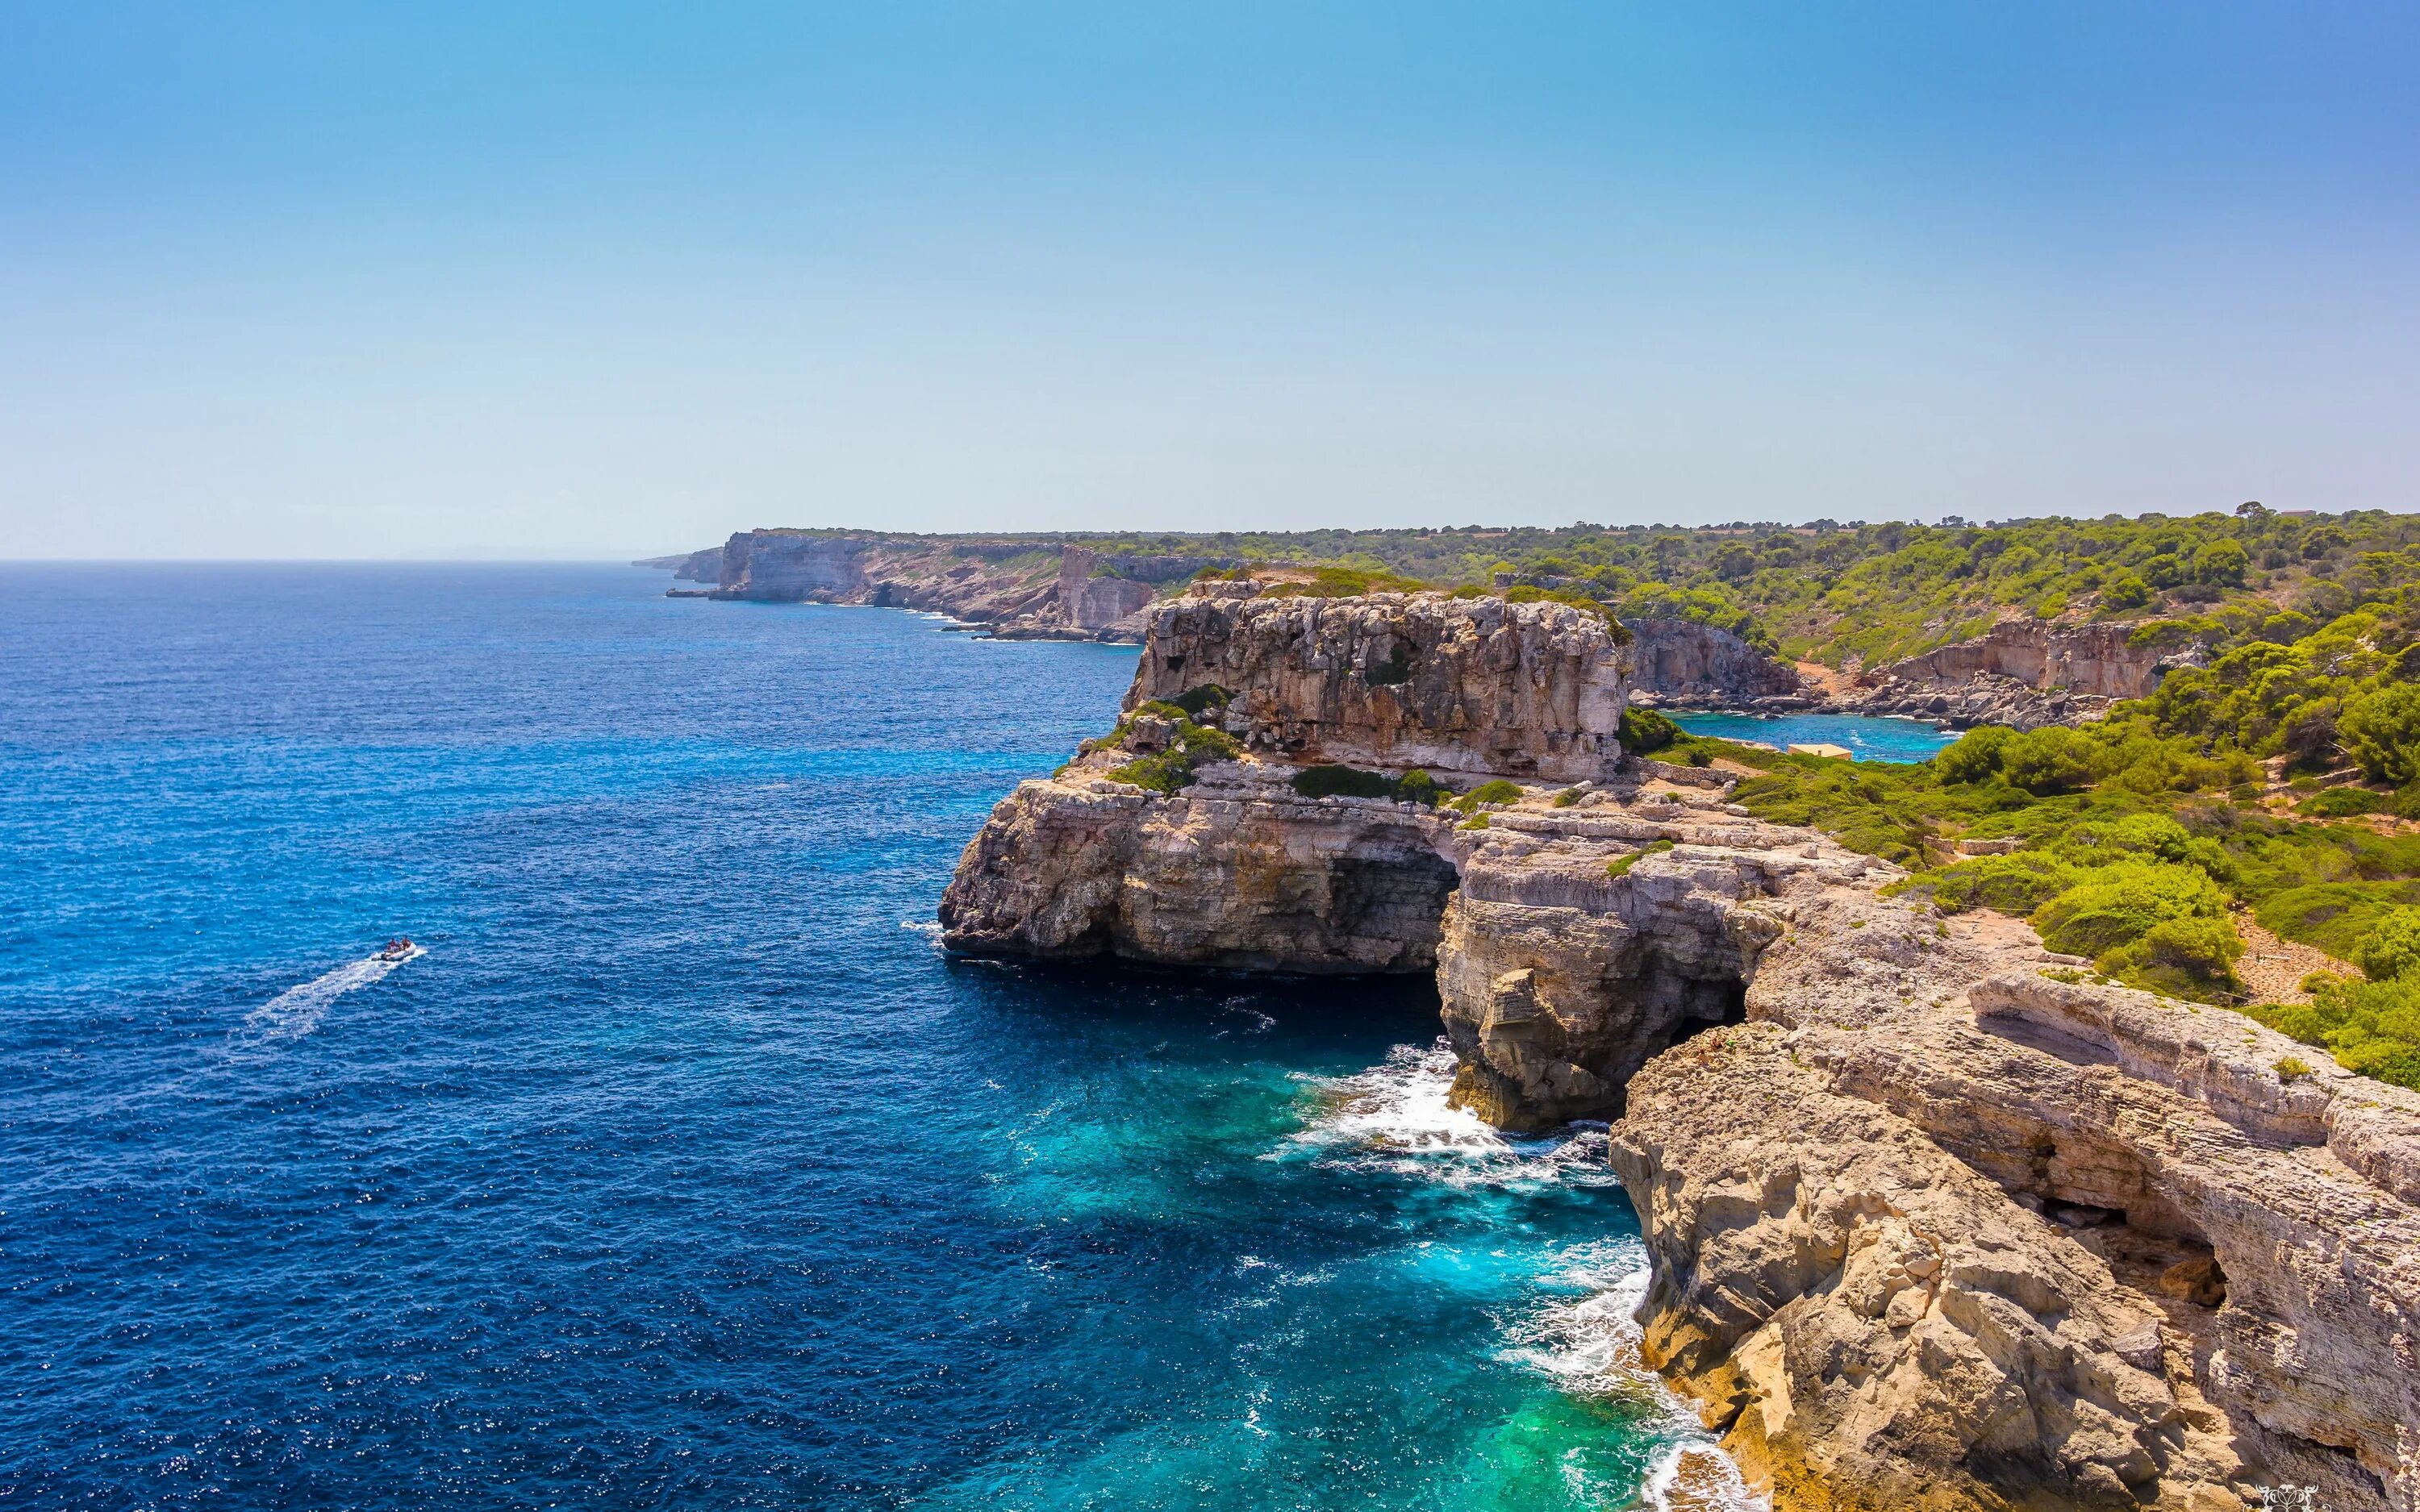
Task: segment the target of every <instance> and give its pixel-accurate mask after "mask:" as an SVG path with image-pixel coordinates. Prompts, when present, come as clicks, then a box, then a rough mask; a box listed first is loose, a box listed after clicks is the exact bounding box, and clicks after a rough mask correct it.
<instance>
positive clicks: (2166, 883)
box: [2033, 861, 2226, 956]
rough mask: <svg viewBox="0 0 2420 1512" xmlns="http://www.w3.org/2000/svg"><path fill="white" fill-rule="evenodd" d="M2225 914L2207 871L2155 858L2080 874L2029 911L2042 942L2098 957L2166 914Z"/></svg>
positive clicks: (2147, 929) (2222, 899)
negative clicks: (2063, 889) (2066, 887)
mask: <svg viewBox="0 0 2420 1512" xmlns="http://www.w3.org/2000/svg"><path fill="white" fill-rule="evenodd" d="M2172 918H2216V919H2221V920H2224V919H2225V918H2226V894H2225V893H2222V892H2220V891H2219V890H2218V886H2217V884H2215V883H2213V882H2211V879H2210V877H2209V876H2208V874H2207V873H2205V872H2201V871H2199V870H2197V869H2195V868H2192V867H2182V866H2171V865H2168V864H2166V863H2164V862H2160V861H2125V862H2120V863H2118V865H2116V866H2104V867H2095V868H2092V869H2090V870H2088V871H2086V872H2080V873H2079V874H2078V878H2077V881H2076V883H2075V885H2074V886H2072V887H2069V888H2068V889H2067V890H2066V891H2064V892H2061V893H2060V894H2058V895H2057V896H2056V897H2055V898H2053V899H2051V900H2050V901H2049V902H2047V903H2043V904H2042V905H2041V906H2040V907H2039V908H2037V909H2035V910H2034V915H2033V922H2034V927H2035V928H2036V929H2039V930H2040V931H2041V936H2042V943H2043V944H2045V945H2047V946H2049V947H2050V948H2051V949H2054V950H2056V951H2058V952H2060V953H2061V954H2064V955H2086V956H2100V955H2102V954H2105V953H2106V952H2108V951H2111V950H2114V949H2118V947H2120V946H2125V945H2132V944H2133V943H2134V942H2135V941H2136V940H2139V939H2141V938H2142V937H2143V936H2144V935H2146V934H2148V933H2150V931H2151V928H2152V926H2154V925H2157V924H2161V923H2164V922H2166V921H2167V920H2169V919H2172Z"/></svg>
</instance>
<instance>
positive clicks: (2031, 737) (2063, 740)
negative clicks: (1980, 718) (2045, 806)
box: [1999, 725, 2095, 795]
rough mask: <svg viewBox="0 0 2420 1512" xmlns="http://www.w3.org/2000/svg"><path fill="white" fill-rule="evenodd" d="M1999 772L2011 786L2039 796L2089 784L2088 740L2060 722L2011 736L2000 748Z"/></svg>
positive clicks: (2063, 791)
mask: <svg viewBox="0 0 2420 1512" xmlns="http://www.w3.org/2000/svg"><path fill="white" fill-rule="evenodd" d="M1999 754H2000V771H2001V774H2002V775H2003V776H2005V777H2006V778H2007V779H2009V784H2010V785H2011V786H2013V787H2021V788H2024V790H2025V791H2026V792H2028V793H2031V794H2034V795H2042V794H2046V793H2066V792H2071V791H2072V790H2074V789H2076V788H2080V787H2085V786H2087V785H2089V784H2090V783H2091V781H2092V779H2093V777H2094V776H2095V772H2094V765H2095V764H2094V762H2093V760H2092V754H2093V753H2092V749H2091V743H2090V742H2089V741H2086V740H2082V739H2079V738H2077V736H2076V733H2075V732H2074V731H2072V730H2070V729H2068V728H2066V727H2065V726H2063V725H2048V726H2045V727H2044V728H2042V729H2040V730H2028V731H2026V732H2025V733H2024V734H2021V735H2011V736H2009V738H2008V740H2007V741H2006V742H2004V743H2003V744H2002V745H2001V747H2000V752H1999Z"/></svg>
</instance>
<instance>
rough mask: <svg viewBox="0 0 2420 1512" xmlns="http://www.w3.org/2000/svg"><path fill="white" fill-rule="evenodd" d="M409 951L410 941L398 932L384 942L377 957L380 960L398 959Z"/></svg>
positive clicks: (409, 952) (408, 953)
mask: <svg viewBox="0 0 2420 1512" xmlns="http://www.w3.org/2000/svg"><path fill="white" fill-rule="evenodd" d="M410 954H411V941H410V940H408V939H406V938H404V937H403V936H402V935H400V934H398V935H396V937H395V938H394V939H391V940H389V941H387V942H386V944H385V945H384V946H382V947H381V948H380V950H379V959H380V960H381V961H400V960H402V959H403V958H404V957H405V956H408V955H410Z"/></svg>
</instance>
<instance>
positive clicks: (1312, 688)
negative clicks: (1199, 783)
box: [1125, 584, 1630, 782]
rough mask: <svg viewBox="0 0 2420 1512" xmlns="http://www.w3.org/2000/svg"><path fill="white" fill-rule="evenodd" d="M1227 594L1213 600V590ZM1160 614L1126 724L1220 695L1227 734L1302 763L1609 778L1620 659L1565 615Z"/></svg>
mask: <svg viewBox="0 0 2420 1512" xmlns="http://www.w3.org/2000/svg"><path fill="white" fill-rule="evenodd" d="M1222 588H1223V589H1224V590H1226V591H1221V589H1222ZM1249 589H1250V585H1249V584H1230V585H1211V587H1210V588H1209V590H1208V591H1204V592H1197V593H1191V594H1185V595H1184V596H1183V597H1180V598H1175V599H1171V600H1170V601H1168V602H1166V603H1163V604H1159V605H1156V606H1154V607H1153V609H1151V611H1150V613H1149V614H1148V615H1146V616H1145V620H1144V647H1143V657H1142V663H1141V666H1140V669H1139V670H1138V671H1136V674H1135V683H1134V687H1133V688H1132V690H1131V691H1129V692H1128V693H1127V695H1126V704H1125V706H1126V708H1127V709H1128V710H1132V709H1134V708H1135V707H1137V706H1138V705H1140V704H1141V703H1143V702H1148V701H1150V700H1153V699H1174V698H1179V697H1182V696H1183V695H1185V694H1187V692H1190V691H1191V690H1193V689H1196V688H1200V687H1212V686H1215V687H1219V688H1222V689H1224V690H1225V691H1226V693H1227V694H1228V695H1230V697H1231V698H1232V700H1233V702H1231V703H1229V704H1228V706H1227V714H1226V728H1227V729H1228V730H1229V731H1230V732H1231V733H1234V734H1236V735H1238V736H1239V737H1241V738H1242V739H1243V740H1244V742H1245V744H1246V746H1247V747H1248V748H1250V749H1253V750H1256V751H1262V752H1266V753H1272V754H1283V755H1285V756H1287V757H1289V758H1292V759H1295V760H1299V761H1304V762H1333V763H1342V764H1360V765H1370V766H1379V767H1387V768H1391V769H1393V770H1396V771H1402V770H1403V769H1404V768H1406V767H1414V766H1418V767H1424V768H1428V769H1430V770H1433V771H1441V772H1472V773H1487V774H1496V775H1505V776H1521V777H1537V778H1543V779H1555V780H1560V781H1566V782H1571V781H1581V780H1585V779H1593V778H1602V777H1605V776H1607V775H1608V774H1610V773H1611V771H1612V770H1613V768H1614V765H1615V764H1616V763H1617V762H1618V761H1619V760H1620V758H1621V742H1620V740H1619V738H1618V734H1617V732H1618V731H1619V729H1620V727H1621V715H1622V710H1623V708H1624V707H1625V706H1626V703H1627V700H1628V697H1629V687H1630V682H1629V675H1630V660H1629V656H1628V651H1629V648H1628V647H1627V646H1626V645H1624V644H1622V643H1621V640H1618V639H1617V638H1616V637H1615V635H1614V634H1613V633H1612V632H1611V631H1610V629H1609V628H1608V626H1607V625H1606V623H1605V621H1604V620H1603V619H1602V618H1600V617H1599V616H1597V615H1594V614H1590V613H1588V612H1586V611H1584V610H1581V609H1573V608H1571V607H1569V606H1567V605H1563V604H1553V603H1534V604H1508V603H1506V602H1505V601H1504V600H1502V599H1500V598H1453V597H1450V596H1448V595H1446V594H1371V595H1369V596H1366V597H1359V598H1308V597H1305V598H1263V597H1254V596H1247V594H1249Z"/></svg>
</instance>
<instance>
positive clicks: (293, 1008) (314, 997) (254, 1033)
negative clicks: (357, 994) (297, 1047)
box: [229, 945, 428, 1044]
mask: <svg viewBox="0 0 2420 1512" xmlns="http://www.w3.org/2000/svg"><path fill="white" fill-rule="evenodd" d="M427 953H428V952H427V950H426V949H423V948H421V947H420V946H417V945H415V946H413V947H412V948H411V949H410V950H408V951H406V952H405V953H404V954H402V955H399V956H396V957H394V958H392V959H390V958H388V957H387V956H385V955H371V956H365V957H364V958H362V959H361V960H359V961H353V962H349V963H347V964H344V965H341V966H338V967H337V968H336V969H335V970H334V971H331V972H329V973H327V974H326V975H325V976H320V977H314V978H313V979H311V980H309V981H306V982H303V983H302V985H301V986H298V987H288V988H287V989H286V990H285V991H284V992H282V993H279V994H278V995H276V996H274V997H272V998H271V999H270V1000H269V1001H268V1002H265V1003H263V1004H261V1005H260V1006H259V1007H258V1008H256V1009H254V1010H253V1011H251V1012H249V1013H246V1014H245V1015H244V1016H243V1023H242V1024H240V1026H237V1028H236V1030H235V1032H234V1034H233V1035H231V1036H230V1037H229V1038H231V1039H234V1040H237V1041H242V1042H246V1043H254V1044H278V1043H283V1042H286V1041H292V1040H300V1039H301V1038H302V1037H303V1036H304V1035H306V1034H308V1033H310V1032H311V1031H312V1030H313V1029H316V1028H318V1026H319V1021H320V1020H322V1019H324V1018H326V1017H327V1016H328V1010H329V1009H330V1008H331V1007H332V1006H334V1003H335V1001H336V999H337V998H339V997H342V996H344V995H346V994H347V993H349V992H352V991H355V990H356V989H359V988H363V987H366V986H368V985H370V984H371V983H372V982H375V981H380V980H383V979H384V978H385V976H386V974H387V973H388V972H390V971H393V970H394V969H395V968H396V967H397V966H399V965H401V964H404V963H405V962H406V961H417V960H419V959H420V958H421V957H422V956H424V955H427Z"/></svg>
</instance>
